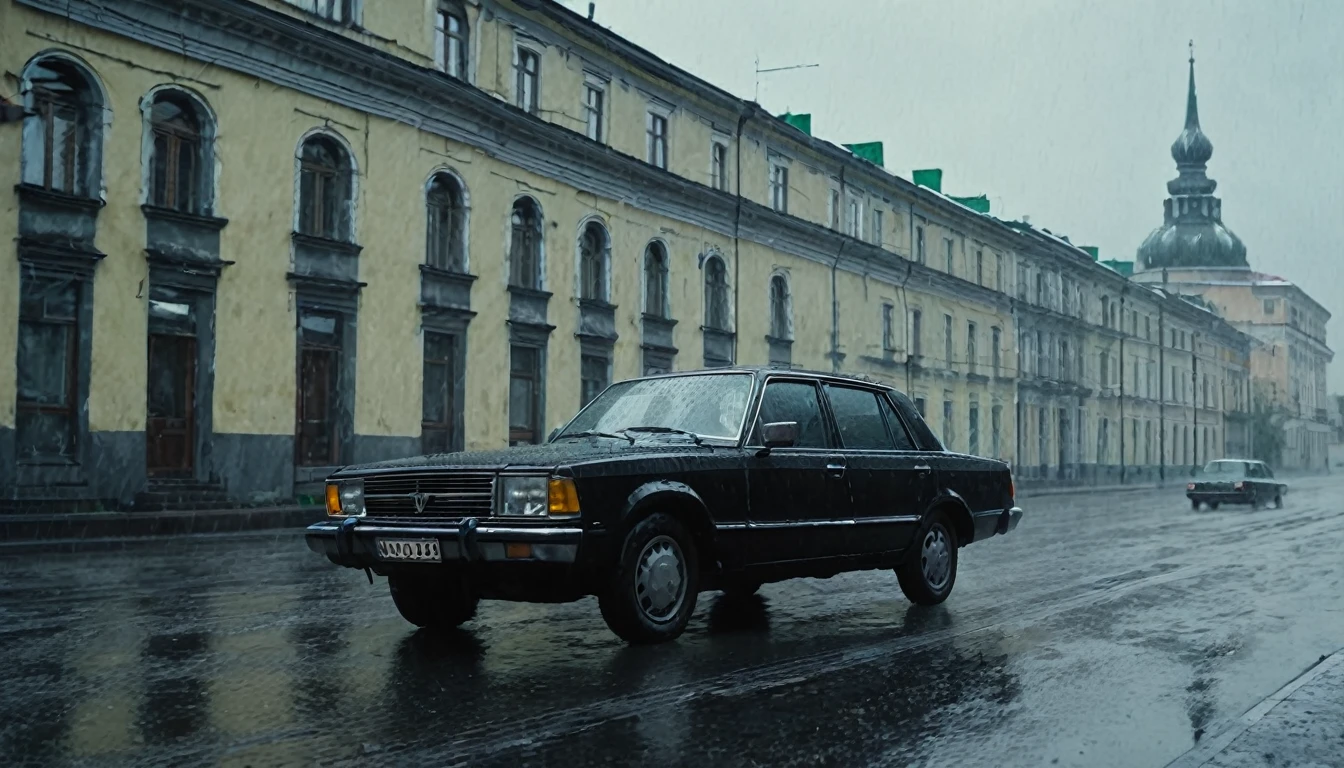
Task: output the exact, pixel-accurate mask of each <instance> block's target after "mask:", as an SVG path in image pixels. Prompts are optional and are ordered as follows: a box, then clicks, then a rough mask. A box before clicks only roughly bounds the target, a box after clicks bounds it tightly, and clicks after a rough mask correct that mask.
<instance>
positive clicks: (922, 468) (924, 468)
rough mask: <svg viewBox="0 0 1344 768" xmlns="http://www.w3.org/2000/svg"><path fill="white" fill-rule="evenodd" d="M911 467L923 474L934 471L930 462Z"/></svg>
mask: <svg viewBox="0 0 1344 768" xmlns="http://www.w3.org/2000/svg"><path fill="white" fill-rule="evenodd" d="M911 469H913V470H915V471H916V472H918V473H919V474H921V475H927V474H928V473H930V472H932V471H933V468H932V467H930V466H929V465H928V464H916V465H915V466H913V467H911Z"/></svg>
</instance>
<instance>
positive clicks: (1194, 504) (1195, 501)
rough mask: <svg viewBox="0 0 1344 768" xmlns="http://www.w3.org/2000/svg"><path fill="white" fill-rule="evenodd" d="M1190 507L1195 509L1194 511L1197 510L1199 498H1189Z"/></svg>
mask: <svg viewBox="0 0 1344 768" xmlns="http://www.w3.org/2000/svg"><path fill="white" fill-rule="evenodd" d="M1209 506H1210V507H1212V506H1213V505H1212V504H1210V505H1209ZM1190 508H1191V509H1193V510H1195V511H1196V512H1198V511H1199V499H1191V500H1190Z"/></svg>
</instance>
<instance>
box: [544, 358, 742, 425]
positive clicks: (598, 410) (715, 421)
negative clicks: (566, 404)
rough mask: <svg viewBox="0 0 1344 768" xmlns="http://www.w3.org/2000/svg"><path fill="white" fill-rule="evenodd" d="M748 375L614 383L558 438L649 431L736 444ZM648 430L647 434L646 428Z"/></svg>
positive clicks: (683, 377)
mask: <svg viewBox="0 0 1344 768" xmlns="http://www.w3.org/2000/svg"><path fill="white" fill-rule="evenodd" d="M751 384H752V377H751V375H750V374H747V373H726V374H702V375H697V376H667V377H660V378H656V379H636V380H634V381H623V382H620V383H619V384H613V385H612V386H611V387H609V388H608V389H607V390H606V391H605V392H603V393H602V394H601V395H599V396H598V397H597V399H596V400H594V401H593V402H592V403H590V404H589V405H588V407H587V408H585V409H583V411H582V412H580V413H579V415H578V416H576V417H574V420H573V421H571V422H570V423H569V425H568V426H566V427H565V429H564V431H562V432H561V433H560V434H559V435H557V439H558V438H563V437H565V436H567V435H575V434H578V433H583V432H605V433H608V434H614V433H617V432H619V431H621V430H623V429H630V430H635V434H638V430H637V428H641V427H648V428H653V430H658V431H662V430H677V431H684V432H690V433H693V434H695V435H698V436H700V437H714V438H721V439H725V440H736V439H737V436H738V433H739V432H741V431H742V422H743V421H744V420H745V417H746V412H747V401H748V400H749V399H750V397H751ZM651 431H652V430H651Z"/></svg>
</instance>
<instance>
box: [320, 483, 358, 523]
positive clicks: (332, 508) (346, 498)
mask: <svg viewBox="0 0 1344 768" xmlns="http://www.w3.org/2000/svg"><path fill="white" fill-rule="evenodd" d="M327 514H328V515H330V516H332V517H363V516H364V481H363V480H360V479H354V480H340V481H337V482H330V483H327Z"/></svg>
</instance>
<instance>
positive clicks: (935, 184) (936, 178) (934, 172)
mask: <svg viewBox="0 0 1344 768" xmlns="http://www.w3.org/2000/svg"><path fill="white" fill-rule="evenodd" d="M914 179H915V183H916V184H918V185H919V186H921V187H928V188H929V189H932V190H933V191H934V192H942V191H943V169H942V168H922V169H919V170H917V171H915V172H914Z"/></svg>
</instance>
